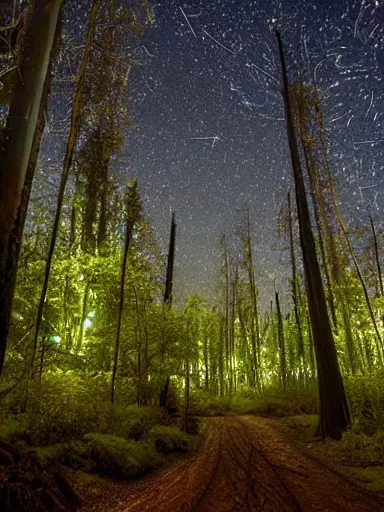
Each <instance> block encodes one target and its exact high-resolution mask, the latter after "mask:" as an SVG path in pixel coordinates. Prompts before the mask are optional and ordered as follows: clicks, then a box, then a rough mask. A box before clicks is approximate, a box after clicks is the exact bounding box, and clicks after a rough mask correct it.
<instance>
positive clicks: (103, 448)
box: [84, 434, 161, 478]
mask: <svg viewBox="0 0 384 512" xmlns="http://www.w3.org/2000/svg"><path fill="white" fill-rule="evenodd" d="M84 439H85V440H86V441H87V442H88V443H89V445H90V453H91V458H92V461H93V463H94V466H93V471H96V472H97V473H101V474H106V475H110V476H118V477H124V478H133V477H135V476H137V475H140V474H143V473H145V472H146V471H148V470H149V469H152V468H155V467H157V466H159V465H160V464H161V457H160V456H159V454H158V453H157V452H156V450H155V448H154V447H153V446H152V445H151V444H149V443H147V442H145V441H140V442H136V441H127V440H126V439H123V438H122V437H116V436H112V435H108V434H87V435H86V436H85V437H84Z"/></svg>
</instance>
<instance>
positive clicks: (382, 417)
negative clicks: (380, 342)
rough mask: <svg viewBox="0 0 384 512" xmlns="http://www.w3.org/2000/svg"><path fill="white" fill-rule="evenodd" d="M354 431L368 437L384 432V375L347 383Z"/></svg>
mask: <svg viewBox="0 0 384 512" xmlns="http://www.w3.org/2000/svg"><path fill="white" fill-rule="evenodd" d="M346 389H347V392H348V397H349V404H350V409H351V414H352V416H353V419H354V429H356V431H359V432H362V433H364V434H367V435H374V434H376V433H377V432H379V431H384V375H383V372H377V373H374V374H371V375H370V376H369V377H357V378H354V379H348V380H347V381H346Z"/></svg>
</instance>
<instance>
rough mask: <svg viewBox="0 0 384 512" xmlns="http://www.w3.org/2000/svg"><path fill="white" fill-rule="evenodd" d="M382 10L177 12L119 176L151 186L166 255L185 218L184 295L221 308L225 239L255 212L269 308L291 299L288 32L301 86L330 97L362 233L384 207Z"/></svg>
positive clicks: (136, 98) (147, 74)
mask: <svg viewBox="0 0 384 512" xmlns="http://www.w3.org/2000/svg"><path fill="white" fill-rule="evenodd" d="M379 4H380V2H375V1H374V0H366V1H362V0H333V1H331V0H312V1H310V0H308V1H305V0H303V1H298V0H286V1H281V2H278V1H275V0H257V1H245V0H237V1H236V0H191V1H189V2H187V3H186V2H183V1H178V0H163V1H162V2H161V3H158V4H154V12H155V17H156V22H155V25H154V26H153V27H151V28H150V29H149V30H148V32H147V34H146V36H145V37H144V39H143V40H142V44H141V45H140V47H139V48H138V49H137V57H138V62H139V63H138V65H136V67H135V70H134V72H133V75H132V82H133V83H132V86H131V88H130V92H129V98H128V101H129V104H130V108H131V110H132V114H133V117H134V121H135V128H134V130H133V131H131V133H130V134H129V135H128V137H127V143H126V147H125V149H124V152H123V154H122V155H121V156H120V158H119V160H118V164H117V172H118V173H119V176H120V177H121V178H123V177H127V178H130V177H132V176H137V178H138V179H139V184H140V188H141V193H142V197H143V199H144V202H145V211H146V215H147V217H148V219H149V220H150V222H151V224H152V225H153V227H154V230H155V233H156V236H157V239H158V241H159V243H160V246H161V248H162V250H163V251H166V250H167V244H168V237H169V229H170V221H171V211H175V212H176V218H177V224H178V231H177V254H176V276H175V288H176V295H177V297H178V299H179V301H181V300H183V299H184V298H185V297H186V296H188V295H190V294H192V293H199V294H201V295H203V296H207V297H210V298H213V297H214V295H215V291H216V290H215V289H216V285H217V282H218V277H219V267H220V252H221V250H220V246H219V236H220V234H221V233H223V232H226V233H228V234H229V235H230V236H233V234H234V233H235V232H236V231H237V230H238V229H239V226H240V225H241V224H242V219H243V215H244V214H243V213H241V211H239V210H241V209H244V208H249V209H250V214H251V221H252V229H253V237H254V257H255V264H256V267H257V278H258V282H259V284H260V288H261V289H260V294H261V299H262V301H264V302H265V303H266V301H269V299H270V298H271V291H272V283H273V281H272V279H273V278H276V282H277V285H278V286H279V287H281V288H283V287H285V286H286V284H285V283H286V279H287V276H288V272H289V270H288V268H289V267H288V265H287V257H288V253H287V251H286V250H284V246H282V245H281V244H279V242H278V241H277V227H276V223H277V215H278V212H279V209H280V207H281V204H282V201H283V200H284V199H285V196H286V193H287V190H288V187H289V185H290V184H291V168H290V160H289V152H288V146H287V142H286V136H285V124H284V119H283V103H282V96H281V92H280V90H281V87H280V65H279V62H278V58H277V48H276V41H275V38H274V35H273V33H272V32H271V30H270V27H271V25H272V24H273V23H278V25H279V26H280V27H281V29H282V33H283V37H284V43H285V46H286V51H287V59H288V64H289V72H290V77H291V78H292V79H294V78H295V77H297V76H298V73H299V72H301V73H302V74H303V75H304V77H306V78H311V79H312V80H313V79H315V80H316V82H317V84H318V86H319V88H320V90H321V92H322V95H323V98H324V108H325V110H326V117H327V128H328V136H329V141H330V150H331V157H332V167H333V171H334V174H335V176H336V180H337V186H338V192H339V197H340V199H341V202H342V207H343V212H344V215H345V217H346V220H347V221H348V222H351V223H353V222H359V223H361V222H364V223H365V222H366V213H367V209H369V211H371V212H372V213H373V214H374V215H376V216H377V218H378V219H379V218H380V217H381V215H382V212H383V208H384V199H383V192H384V185H383V182H384V175H383V149H384V132H383V115H384V98H383V94H384V87H383V73H384V24H383V21H384V7H383V6H381V5H379Z"/></svg>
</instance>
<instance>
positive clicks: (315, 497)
mask: <svg viewBox="0 0 384 512" xmlns="http://www.w3.org/2000/svg"><path fill="white" fill-rule="evenodd" d="M116 491H117V492H116V493H115V494H114V498H112V499H111V496H109V497H108V496H106V498H105V499H106V501H105V502H101V501H99V502H98V504H96V505H93V506H90V507H88V508H87V509H84V511H87V512H88V511H91V510H92V511H100V512H101V511H102V512H106V511H108V512H143V511H154V512H155V511H156V512H176V511H180V512H181V511H201V512H205V511H211V512H221V511H222V512H226V511H249V512H250V511H265V512H266V511H270V512H285V511H287V512H288V511H295V512H296V511H302V512H310V511H317V510H318V511H322V512H326V511H332V512H347V511H353V512H381V511H384V501H381V500H380V499H379V498H376V496H374V495H373V494H371V493H369V492H368V491H365V490H363V489H362V488H360V487H359V486H357V485H355V484H353V483H351V482H350V481H349V480H347V479H346V478H344V477H343V476H341V475H340V474H339V473H337V472H336V471H334V470H332V469H330V468H328V467H327V466H326V465H324V463H322V462H321V461H319V460H317V459H316V458H315V457H313V456H311V455H310V454H309V453H306V451H305V450H304V449H302V448H301V447H300V446H299V445H298V444H295V443H293V442H292V441H290V440H289V439H288V438H286V437H285V435H284V434H283V433H281V432H280V431H279V430H278V429H276V428H274V426H273V422H272V421H270V420H267V419H264V418H258V417H253V416H238V417H222V418H212V419H211V420H209V421H208V422H207V426H206V429H205V435H204V439H203V442H202V445H201V447H200V450H199V452H198V454H196V455H195V456H193V457H191V458H187V459H184V460H182V461H180V462H177V463H175V464H174V465H172V466H170V467H168V468H166V469H164V470H163V471H160V472H157V473H154V474H152V475H149V476H148V477H146V478H143V479H141V480H139V481H136V482H132V483H128V484H127V483H125V484H124V485H121V487H120V486H119V488H118V489H116Z"/></svg>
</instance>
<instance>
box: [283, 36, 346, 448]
mask: <svg viewBox="0 0 384 512" xmlns="http://www.w3.org/2000/svg"><path fill="white" fill-rule="evenodd" d="M276 37H277V42H278V46H279V54H280V59H281V67H282V77H283V94H284V105H285V114H286V120H287V135H288V142H289V148H290V153H291V162H292V169H293V175H294V181H295V191H296V203H297V213H298V218H299V228H300V244H301V249H302V253H303V261H304V271H305V275H306V279H307V291H308V307H309V314H310V318H311V325H312V333H313V339H314V345H315V353H316V360H317V371H318V385H319V397H320V417H319V434H320V436H321V437H322V438H327V437H331V438H334V439H340V438H341V435H342V432H343V431H344V430H346V428H347V427H348V426H349V425H350V422H351V420H350V414H349V408H348V403H347V399H346V396H345V390H344V384H343V379H342V377H341V373H340V368H339V363H338V359H337V353H336V347H335V342H334V339H333V335H332V329H331V324H330V321H329V316H328V311H327V303H326V298H325V293H324V288H323V283H322V279H321V273H320V267H319V263H318V261H317V255H316V246H315V240H314V236H313V232H312V227H311V221H310V215H309V208H308V202H307V196H306V192H305V185H304V179H303V173H302V169H301V163H300V156H299V151H298V146H297V140H296V133H295V127H294V120H293V114H292V109H291V103H290V97H289V83H288V76H287V70H286V64H285V56H284V51H283V44H282V40H281V35H280V32H279V31H278V30H277V29H276Z"/></svg>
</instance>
